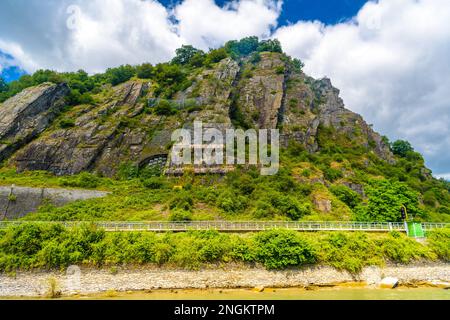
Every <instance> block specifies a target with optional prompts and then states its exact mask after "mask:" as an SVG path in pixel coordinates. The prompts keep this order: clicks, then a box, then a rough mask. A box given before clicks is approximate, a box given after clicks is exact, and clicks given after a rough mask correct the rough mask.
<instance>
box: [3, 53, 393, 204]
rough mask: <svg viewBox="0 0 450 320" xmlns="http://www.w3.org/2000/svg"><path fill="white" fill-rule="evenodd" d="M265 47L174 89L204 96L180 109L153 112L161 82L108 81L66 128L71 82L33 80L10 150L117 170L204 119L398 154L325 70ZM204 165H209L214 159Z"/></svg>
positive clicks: (29, 164) (313, 148)
mask: <svg viewBox="0 0 450 320" xmlns="http://www.w3.org/2000/svg"><path fill="white" fill-rule="evenodd" d="M260 56H261V59H260V61H259V62H255V63H253V62H250V61H248V60H245V59H244V60H242V61H240V62H239V63H238V62H236V61H234V60H232V59H231V58H226V59H223V60H222V61H220V62H219V63H216V64H214V65H212V66H211V67H209V68H204V69H201V70H199V72H198V73H194V74H192V75H190V80H191V81H192V85H191V86H190V87H189V88H187V89H186V90H183V91H180V92H177V93H176V94H175V95H174V97H173V99H175V100H177V101H187V100H188V99H195V101H197V102H198V103H199V105H197V106H195V108H190V109H189V108H185V109H181V110H180V111H179V112H178V113H177V114H175V115H171V116H160V115H156V114H155V113H152V112H147V111H148V110H147V109H146V105H145V104H144V103H143V100H142V99H140V98H142V97H143V96H144V95H146V98H155V97H153V96H152V93H151V92H148V91H151V90H147V89H149V87H150V89H151V88H153V87H152V86H150V84H148V83H145V82H144V81H141V80H131V81H128V82H126V83H123V84H121V85H118V86H116V87H113V88H109V87H106V88H105V89H104V90H103V91H102V93H101V94H99V95H97V96H96V97H95V100H96V101H97V102H96V103H95V104H93V105H80V106H76V107H73V108H72V109H71V110H70V111H68V112H67V113H65V114H64V115H62V117H66V118H70V119H73V120H74V121H75V126H74V127H71V128H61V127H60V126H59V125H58V123H59V122H58V121H55V123H54V124H52V121H53V120H54V118H55V117H56V115H57V111H58V110H59V109H60V108H61V107H62V106H63V102H62V99H61V98H62V97H63V96H64V95H65V94H66V93H67V92H68V88H67V86H66V85H50V84H43V85H41V86H38V87H35V88H30V89H27V90H25V91H24V92H22V93H20V94H18V95H17V96H15V97H14V98H11V99H10V100H8V101H7V102H5V103H4V104H3V105H2V106H1V107H0V141H1V142H2V143H3V144H0V160H2V159H6V158H10V159H11V160H10V163H12V164H13V165H15V166H17V168H18V169H19V170H47V171H51V172H53V173H55V174H58V175H66V174H76V173H79V172H81V171H92V172H97V173H101V174H103V175H105V176H114V175H115V174H116V173H117V171H118V169H119V167H120V165H122V164H124V163H131V164H134V165H140V166H142V165H149V164H151V163H154V161H153V160H154V157H158V158H163V157H164V156H166V157H167V156H168V155H169V153H170V148H171V134H172V132H173V130H175V129H179V128H182V127H185V128H188V127H189V126H190V125H192V123H193V121H194V120H201V121H203V123H204V124H209V125H210V126H212V127H214V128H217V129H219V130H220V131H222V132H224V131H225V130H226V129H227V128H231V127H233V123H240V124H245V125H247V126H249V127H251V128H261V129H262V128H264V129H270V128H280V130H281V136H280V137H281V145H282V146H283V145H284V146H287V145H288V144H289V143H291V142H292V141H296V142H298V143H300V144H302V145H303V146H304V147H305V148H306V149H307V150H308V151H309V152H317V151H319V150H320V149H321V148H322V147H323V146H322V145H321V143H320V137H321V135H322V134H324V133H326V134H329V135H330V136H328V137H327V139H326V140H327V141H331V143H334V142H335V144H336V145H340V146H342V145H345V147H347V148H352V147H361V146H363V147H366V148H367V149H368V150H369V151H370V150H371V151H373V152H374V153H376V154H377V155H378V156H379V157H381V158H382V159H385V160H387V161H393V155H392V154H391V152H390V151H389V148H388V146H387V145H385V143H384V142H383V140H382V138H381V136H380V135H379V134H377V133H376V132H374V131H373V130H372V128H371V127H370V126H369V125H368V124H367V123H366V122H365V121H364V120H363V119H362V117H361V116H360V115H358V114H356V113H353V112H351V111H349V110H347V109H346V108H345V107H344V103H343V101H342V99H341V98H340V97H339V90H338V89H336V88H334V87H333V86H332V85H331V81H330V80H329V79H327V78H325V79H321V80H315V79H313V78H311V77H308V76H306V75H305V74H304V73H303V72H301V71H295V70H293V69H292V66H291V65H290V63H289V61H288V59H287V58H286V57H285V56H283V55H282V54H280V53H273V52H272V53H269V52H263V53H261V54H260ZM149 108H150V107H149ZM236 112H237V113H236ZM238 117H240V118H239V119H237V118H238ZM37 135H39V137H38V138H36V136H37ZM18 149H20V150H19V151H17V150H18ZM14 152H15V154H14V155H12V154H13V153H14ZM11 155H12V157H11ZM158 163H162V162H161V161H159V162H158ZM197 169H198V170H197ZM197 169H196V170H197V171H198V172H205V170H206V172H208V170H207V168H205V167H204V166H200V167H199V168H197ZM204 169H205V170H204ZM219 169H220V168H219ZM181 170H182V168H181ZM220 170H222V169H220ZM220 170H219V172H221V171H220ZM169 171H170V170H169ZM197 171H196V172H197ZM222 171H223V170H222ZM210 172H211V171H210ZM360 193H362V192H360ZM325 207H326V206H325ZM324 209H326V208H324Z"/></svg>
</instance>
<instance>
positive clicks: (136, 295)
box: [69, 287, 450, 300]
mask: <svg viewBox="0 0 450 320" xmlns="http://www.w3.org/2000/svg"><path fill="white" fill-rule="evenodd" d="M69 299H126V300H128V299H137V300H178V299H181V300H233V299H234V300H278V299H279V300H450V290H446V289H443V288H430V287H422V288H395V289H379V288H367V287H356V288H355V287H331V288H319V289H314V290H306V289H303V288H302V289H300V288H285V289H279V288H278V289H265V290H264V291H263V292H256V291H254V290H251V289H222V290H219V289H214V290H187V289H183V290H154V291H137V292H115V291H109V292H105V293H99V294H95V295H88V296H73V297H70V298H69Z"/></svg>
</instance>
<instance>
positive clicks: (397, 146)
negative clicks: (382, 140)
mask: <svg viewBox="0 0 450 320" xmlns="http://www.w3.org/2000/svg"><path fill="white" fill-rule="evenodd" d="M391 150H392V152H393V153H394V154H396V155H398V156H400V157H406V155H407V154H408V152H412V151H414V149H413V147H412V146H411V144H410V143H409V142H408V141H405V140H397V141H394V142H393V143H392V144H391Z"/></svg>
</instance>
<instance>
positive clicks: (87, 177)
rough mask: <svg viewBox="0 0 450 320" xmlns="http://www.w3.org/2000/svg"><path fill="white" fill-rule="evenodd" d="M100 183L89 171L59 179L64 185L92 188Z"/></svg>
mask: <svg viewBox="0 0 450 320" xmlns="http://www.w3.org/2000/svg"><path fill="white" fill-rule="evenodd" d="M99 184H100V178H99V177H97V176H96V175H94V174H91V173H89V172H82V173H80V174H79V175H77V176H73V177H67V178H64V179H62V180H61V185H62V186H65V187H75V188H86V189H94V188H97V187H98V186H99Z"/></svg>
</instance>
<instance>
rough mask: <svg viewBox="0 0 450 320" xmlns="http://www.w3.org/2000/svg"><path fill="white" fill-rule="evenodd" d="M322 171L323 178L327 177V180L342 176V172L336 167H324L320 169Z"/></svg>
mask: <svg viewBox="0 0 450 320" xmlns="http://www.w3.org/2000/svg"><path fill="white" fill-rule="evenodd" d="M322 171H323V175H324V177H325V179H327V180H328V181H331V182H333V181H335V180H337V179H339V178H342V172H341V171H340V170H338V169H333V168H324V169H322Z"/></svg>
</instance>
